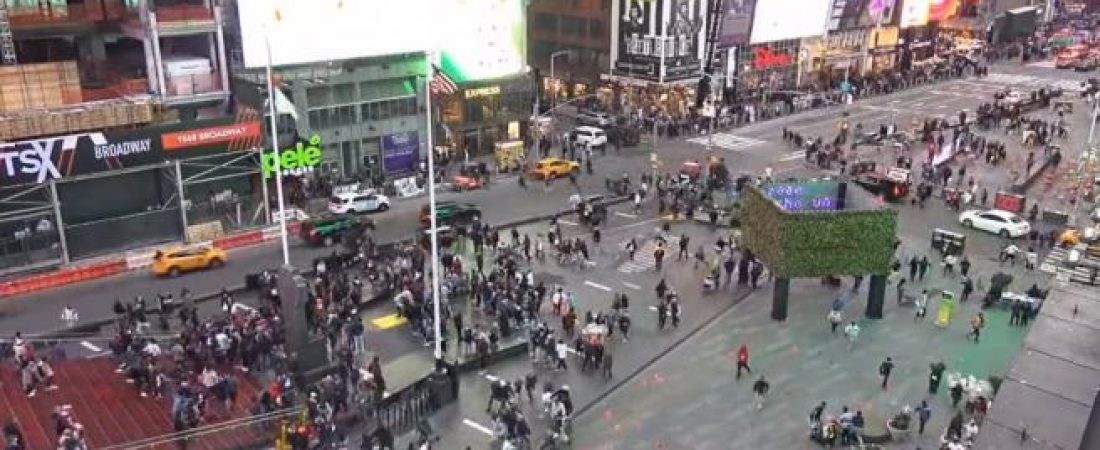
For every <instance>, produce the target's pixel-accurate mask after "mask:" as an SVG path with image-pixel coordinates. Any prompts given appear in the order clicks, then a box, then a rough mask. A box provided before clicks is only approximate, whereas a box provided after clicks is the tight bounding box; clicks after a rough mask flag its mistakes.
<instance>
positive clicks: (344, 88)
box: [333, 83, 355, 103]
mask: <svg viewBox="0 0 1100 450" xmlns="http://www.w3.org/2000/svg"><path fill="white" fill-rule="evenodd" d="M333 100H335V101H336V103H347V102H351V101H355V85H354V84H351V83H343V84H338V85H336V86H334V89H333Z"/></svg>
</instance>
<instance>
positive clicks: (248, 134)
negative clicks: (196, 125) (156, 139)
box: [160, 121, 263, 151]
mask: <svg viewBox="0 0 1100 450" xmlns="http://www.w3.org/2000/svg"><path fill="white" fill-rule="evenodd" d="M262 132H263V129H262V128H261V126H260V122H258V121H250V122H243V123H234V124H230V125H223V126H217V127H208V128H200V129H197V130H185V131H177V132H174V133H164V134H162V135H161V137H160V139H161V143H162V145H163V146H164V150H165V151H172V150H183V149H187V148H193V147H201V146H204V145H210V144H221V143H237V142H255V144H253V145H258V143H259V142H258V141H259V140H260V137H261V133H262ZM231 147H234V146H231ZM232 149H235V148H231V150H232Z"/></svg>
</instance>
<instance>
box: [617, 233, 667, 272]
mask: <svg viewBox="0 0 1100 450" xmlns="http://www.w3.org/2000/svg"><path fill="white" fill-rule="evenodd" d="M679 245H680V237H679V236H673V237H670V238H669V239H668V244H667V245H665V263H666V264H667V263H668V261H669V260H670V258H675V257H676V253H677V252H679V251H680V247H679ZM622 247H623V248H626V242H623V243H622ZM654 250H657V240H656V239H650V240H647V241H646V242H645V243H644V244H642V246H641V248H639V249H638V251H637V252H636V253H635V254H634V259H633V260H627V261H626V262H624V263H622V264H621V265H619V272H620V273H644V272H649V271H651V270H653V269H654V268H655V267H656V266H657V260H655V259H653V251H654Z"/></svg>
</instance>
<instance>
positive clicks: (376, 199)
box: [328, 192, 390, 214]
mask: <svg viewBox="0 0 1100 450" xmlns="http://www.w3.org/2000/svg"><path fill="white" fill-rule="evenodd" d="M387 209H390V198H389V197H386V196H385V195H381V194H376V193H374V192H345V193H342V194H336V195H333V196H332V197H331V198H329V200H328V211H329V212H330V213H333V214H356V213H365V212H376V211H377V212H381V211H385V210H387Z"/></svg>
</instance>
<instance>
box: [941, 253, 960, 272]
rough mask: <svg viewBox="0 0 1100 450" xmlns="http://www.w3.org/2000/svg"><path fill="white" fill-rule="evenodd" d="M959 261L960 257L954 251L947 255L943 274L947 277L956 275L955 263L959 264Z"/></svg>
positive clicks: (944, 258) (944, 259)
mask: <svg viewBox="0 0 1100 450" xmlns="http://www.w3.org/2000/svg"><path fill="white" fill-rule="evenodd" d="M958 262H959V257H958V256H955V254H954V253H951V254H948V255H947V256H944V257H943V276H945V277H947V276H953V275H955V264H958Z"/></svg>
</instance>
